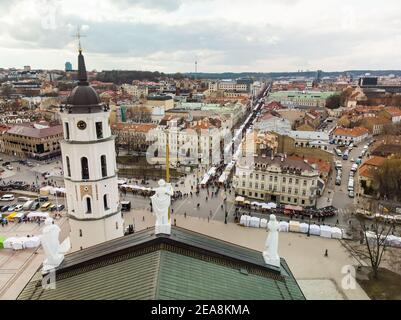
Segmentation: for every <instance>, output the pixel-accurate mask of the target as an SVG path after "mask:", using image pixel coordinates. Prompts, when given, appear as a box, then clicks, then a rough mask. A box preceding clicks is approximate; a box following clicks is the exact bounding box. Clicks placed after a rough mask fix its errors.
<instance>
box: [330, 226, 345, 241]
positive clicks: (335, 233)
mask: <svg viewBox="0 0 401 320" xmlns="http://www.w3.org/2000/svg"><path fill="white" fill-rule="evenodd" d="M331 237H332V238H333V239H342V238H343V233H342V231H341V229H340V228H337V227H333V228H331Z"/></svg>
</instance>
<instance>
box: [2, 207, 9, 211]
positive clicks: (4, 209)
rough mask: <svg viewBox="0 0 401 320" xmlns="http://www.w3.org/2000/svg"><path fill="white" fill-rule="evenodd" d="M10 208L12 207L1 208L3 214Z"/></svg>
mask: <svg viewBox="0 0 401 320" xmlns="http://www.w3.org/2000/svg"><path fill="white" fill-rule="evenodd" d="M9 207H10V206H3V208H1V212H7V210H8V208H9Z"/></svg>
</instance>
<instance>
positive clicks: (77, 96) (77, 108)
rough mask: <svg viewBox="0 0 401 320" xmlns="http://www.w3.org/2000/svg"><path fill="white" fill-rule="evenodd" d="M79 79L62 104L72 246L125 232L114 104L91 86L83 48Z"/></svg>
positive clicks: (91, 243) (63, 148)
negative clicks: (107, 102) (112, 118)
mask: <svg viewBox="0 0 401 320" xmlns="http://www.w3.org/2000/svg"><path fill="white" fill-rule="evenodd" d="M78 80H79V82H78V85H77V86H76V87H75V88H74V89H73V90H72V92H71V94H70V96H69V97H68V99H67V103H66V104H65V105H63V106H62V107H61V109H60V116H61V120H62V123H63V129H64V130H63V131H64V139H63V140H62V141H60V144H61V152H62V159H63V166H64V182H65V188H66V191H67V205H68V217H69V223H70V227H71V233H70V240H71V245H72V251H76V250H80V249H84V248H87V247H90V246H93V245H96V244H98V243H102V242H105V241H108V240H111V239H115V238H118V237H122V236H123V235H124V225H123V219H122V214H121V208H120V201H119V192H118V182H117V165H116V154H115V143H114V140H115V138H114V136H112V135H111V130H110V125H109V114H110V109H109V107H108V106H107V105H105V104H103V103H102V102H101V100H100V98H99V95H98V94H97V93H96V91H95V90H94V89H93V88H92V87H91V86H90V85H89V82H88V79H87V72H86V67H85V60H84V56H83V55H82V50H81V48H80V49H79V55H78Z"/></svg>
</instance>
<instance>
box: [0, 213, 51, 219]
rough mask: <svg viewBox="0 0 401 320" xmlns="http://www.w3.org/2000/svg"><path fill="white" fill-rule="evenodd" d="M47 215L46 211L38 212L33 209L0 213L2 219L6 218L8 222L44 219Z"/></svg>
mask: <svg viewBox="0 0 401 320" xmlns="http://www.w3.org/2000/svg"><path fill="white" fill-rule="evenodd" d="M48 217H49V213H48V212H39V211H33V212H21V211H20V212H12V213H8V212H7V213H2V220H7V221H8V222H14V221H21V220H24V219H28V220H36V219H40V220H45V219H47V218H48Z"/></svg>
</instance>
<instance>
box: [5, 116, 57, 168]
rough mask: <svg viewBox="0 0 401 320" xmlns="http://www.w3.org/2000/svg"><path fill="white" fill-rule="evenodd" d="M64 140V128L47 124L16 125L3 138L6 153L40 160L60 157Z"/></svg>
mask: <svg viewBox="0 0 401 320" xmlns="http://www.w3.org/2000/svg"><path fill="white" fill-rule="evenodd" d="M62 138H63V126H62V125H59V124H56V125H52V124H49V123H46V122H39V123H24V124H18V125H14V126H13V127H11V128H10V129H9V130H7V131H6V132H5V133H4V134H3V135H2V136H1V140H2V146H3V148H4V152H5V153H7V154H10V155H14V156H17V157H21V158H34V159H38V160H44V159H49V158H52V157H55V156H58V155H60V154H61V149H60V143H59V140H60V139H62Z"/></svg>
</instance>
